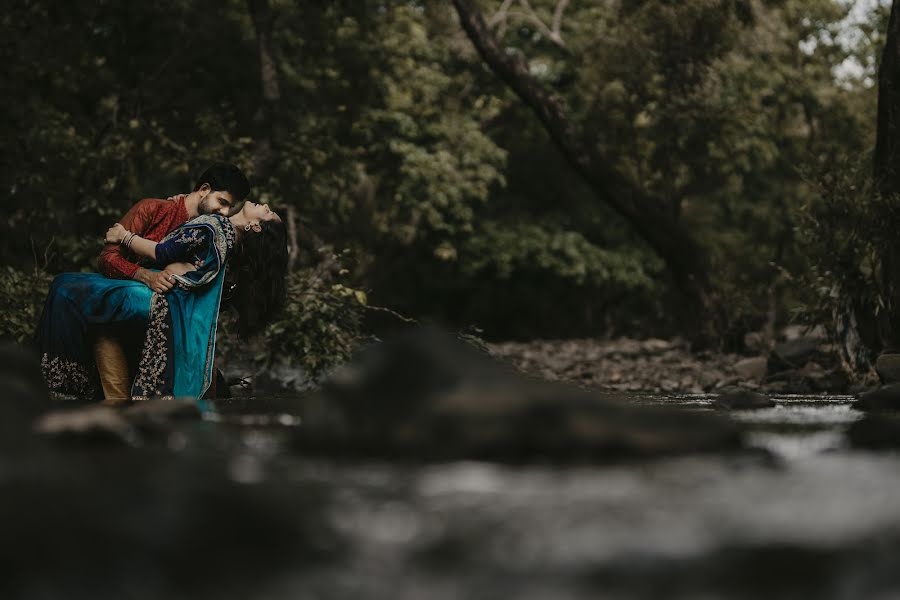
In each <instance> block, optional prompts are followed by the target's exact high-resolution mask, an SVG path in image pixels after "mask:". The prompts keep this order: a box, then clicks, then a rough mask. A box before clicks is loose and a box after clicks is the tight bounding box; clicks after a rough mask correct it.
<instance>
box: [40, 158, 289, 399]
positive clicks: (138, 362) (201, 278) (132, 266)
mask: <svg viewBox="0 0 900 600" xmlns="http://www.w3.org/2000/svg"><path fill="white" fill-rule="evenodd" d="M249 191H250V186H249V184H248V182H247V179H246V177H244V175H243V173H241V171H240V170H239V169H238V168H237V167H236V166H234V165H230V164H225V163H216V164H214V165H212V166H211V167H209V168H208V169H207V170H206V171H205V172H204V173H203V174H202V175H201V176H200V178H199V179H198V181H197V184H196V185H195V186H194V189H193V191H192V192H191V193H189V194H183V195H178V196H173V197H171V198H168V199H167V200H157V199H145V200H141V201H140V202H138V203H137V204H136V205H135V206H133V207H132V208H131V210H129V211H128V213H127V214H126V215H125V216H124V217H123V218H122V219H121V220H120V221H119V222H118V223H116V224H115V225H113V226H112V227H110V229H109V230H108V231H107V232H106V236H105V240H104V241H105V242H106V246H105V247H104V249H103V251H102V252H101V254H100V257H99V259H98V264H99V268H100V271H101V273H63V274H61V275H59V276H57V277H56V278H55V279H54V280H53V284H52V285H51V286H50V291H49V293H48V296H47V302H46V304H45V306H44V311H43V314H42V315H41V320H40V324H39V326H38V330H37V336H36V341H37V346H38V349H39V353H40V358H41V368H42V371H43V374H44V378H45V380H46V381H47V384H48V386H49V387H50V389H51V390H53V391H54V392H59V393H63V394H70V395H75V396H79V397H96V396H97V395H98V394H99V392H100V389H102V393H103V396H104V398H105V400H106V402H108V403H118V402H123V401H125V400H128V399H132V400H140V399H146V398H151V397H175V398H192V399H194V400H196V401H200V399H201V398H202V397H203V395H204V393H205V392H206V391H207V390H208V388H209V387H210V384H211V383H212V382H213V380H214V370H213V358H214V354H215V338H216V323H217V320H218V315H219V308H220V305H221V302H222V296H223V288H224V285H225V271H226V265H227V266H228V268H229V271H230V272H231V277H230V281H231V282H233V284H232V285H230V286H229V287H234V286H238V287H241V288H243V289H242V290H241V291H242V293H241V294H240V296H241V298H243V299H244V302H243V303H242V304H240V305H237V306H236V307H235V308H237V310H238V319H239V322H240V325H241V329H242V330H244V331H252V330H253V329H254V328H260V327H262V326H264V325H265V323H266V322H267V321H268V320H269V319H270V318H271V317H272V316H274V314H275V313H276V312H277V311H278V310H279V309H280V308H281V306H282V305H283V303H284V294H285V284H284V278H285V275H286V271H287V252H288V251H287V236H286V232H285V227H284V224H283V222H282V220H281V218H280V217H279V216H278V214H276V213H275V212H273V211H272V210H270V209H269V207H268V205H265V204H257V203H253V202H249V201H246V202H244V204H243V207H242V208H241V210H240V211H237V212H235V205H236V204H237V203H238V202H240V201H242V200H243V199H244V198H245V197H246V196H247V194H248V193H249ZM232 213H233V214H232ZM229 215H230V216H229Z"/></svg>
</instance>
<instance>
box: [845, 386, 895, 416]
mask: <svg viewBox="0 0 900 600" xmlns="http://www.w3.org/2000/svg"><path fill="white" fill-rule="evenodd" d="M855 406H856V408H858V409H859V410H867V411H892V410H900V383H892V384H890V385H884V386H881V387H878V388H875V389H872V390H868V391H865V392H863V393H861V394H860V395H859V399H858V400H857V401H856V404H855Z"/></svg>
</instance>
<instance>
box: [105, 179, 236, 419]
mask: <svg viewBox="0 0 900 600" xmlns="http://www.w3.org/2000/svg"><path fill="white" fill-rule="evenodd" d="M249 192H250V184H249V183H248V182H247V178H246V177H245V176H244V174H243V173H241V171H240V169H238V168H237V167H236V166H234V165H231V164H227V163H215V164H213V165H212V166H210V167H209V168H208V169H206V171H204V172H203V174H202V175H201V176H200V178H199V179H198V180H197V184H196V185H195V186H194V190H193V191H192V192H191V193H189V194H180V195H177V196H172V197H171V198H168V199H166V200H160V199H154V198H147V199H144V200H141V201H140V202H138V203H137V204H135V205H134V206H132V207H131V209H130V210H129V211H128V212H127V213H125V216H124V217H122V218H121V219H119V221H118V222H119V223H121V224H122V226H123V227H125V229H127V230H129V231H131V232H134V233H136V234H138V235H140V236H141V237H143V238H145V239H148V240H152V241H154V242H158V241H160V240H162V239H163V238H164V237H165V236H166V235H167V234H168V233H169V232H170V231H172V230H173V229H175V228H176V227H178V226H179V225H181V224H182V223H184V222H185V221H187V220H189V219H193V218H194V217H196V216H198V215H208V214H213V213H218V214H221V215H222V216H228V215H229V214H230V212H231V210H232V208H233V207H234V205H235V204H237V203H238V202H240V201H242V200H243V199H244V198H245V197H246V196H247V194H248V193H249ZM135 260H136V257H135V256H134V255H132V254H130V253H129V252H128V251H127V250H126V249H125V248H124V247H123V246H120V245H116V244H107V245H106V246H105V247H104V248H103V251H102V252H101V253H100V257H99V258H98V261H97V262H98V267H99V270H100V272H101V273H103V274H104V275H106V276H107V277H111V278H113V279H135V280H137V281H140V282H142V283H144V284H146V285H147V287H149V288H150V289H151V290H153V291H154V292H156V293H159V294H165V293H167V292H168V291H170V290H171V289H172V287H173V286H174V280H173V279H172V278H171V277H170V273H168V272H167V271H164V270H163V271H153V270H150V269H146V268H144V267H141V266H140V265H138V264H137V263H136V262H135ZM123 338H125V339H123ZM123 341H125V342H126V344H127V342H128V341H129V340H128V336H127V332H125V331H123V330H121V329H119V328H98V330H97V332H96V342H95V345H94V360H95V362H96V363H97V370H98V371H99V373H100V384H101V386H102V387H103V396H104V398H105V400H104V402H105V403H107V404H119V403H122V402H125V401H127V400H128V399H130V398H131V374H130V372H129V367H128V354H127V353H126V348H125V345H123V343H122V342H123Z"/></svg>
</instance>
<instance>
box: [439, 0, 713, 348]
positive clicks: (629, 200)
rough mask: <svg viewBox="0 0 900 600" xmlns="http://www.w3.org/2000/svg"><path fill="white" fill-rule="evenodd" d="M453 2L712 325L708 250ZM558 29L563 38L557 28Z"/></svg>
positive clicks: (467, 7)
mask: <svg viewBox="0 0 900 600" xmlns="http://www.w3.org/2000/svg"><path fill="white" fill-rule="evenodd" d="M453 5H454V6H455V8H456V11H457V14H458V15H459V19H460V23H461V25H462V27H463V28H464V29H465V31H466V34H467V35H468V36H469V39H471V41H472V43H473V44H474V45H475V47H476V48H477V49H478V52H479V54H480V55H481V57H482V59H483V60H484V62H485V63H486V64H487V65H488V66H489V67H490V68H491V70H493V71H494V72H495V73H496V74H497V76H498V77H499V78H500V79H502V80H503V81H504V82H505V83H506V84H507V85H508V86H509V87H510V88H511V89H512V90H513V91H514V92H515V93H516V95H517V96H518V97H519V98H520V99H521V100H522V101H523V102H524V103H525V104H526V105H527V106H528V107H529V108H530V109H531V110H532V111H533V112H534V114H535V115H536V116H537V118H538V119H539V120H540V122H541V124H542V125H543V126H544V128H545V129H546V130H547V132H548V134H549V135H550V137H551V139H552V140H553V142H554V143H555V144H556V146H557V148H558V149H559V151H560V152H561V153H562V154H563V156H565V157H566V159H567V161H568V162H569V164H570V165H571V166H572V168H573V169H574V170H575V171H576V172H577V173H578V174H579V175H580V176H581V177H582V178H583V179H584V180H585V181H586V182H587V183H588V185H589V186H590V187H591V189H592V190H593V191H594V193H595V194H597V196H598V197H600V198H602V199H603V201H605V202H606V203H607V204H609V205H610V206H611V207H613V209H615V210H616V211H617V212H618V213H619V214H621V215H622V216H623V217H624V218H625V219H626V220H627V221H628V222H629V223H630V224H631V226H632V227H633V228H634V230H635V231H636V232H637V233H638V235H640V236H641V237H642V238H643V239H644V240H645V241H646V242H647V243H648V244H649V245H650V246H651V247H652V248H653V249H654V250H655V251H656V252H657V254H658V255H659V256H660V258H662V260H663V261H664V262H665V264H666V266H667V267H668V269H669V271H670V272H671V274H672V276H673V278H674V281H675V284H676V286H677V287H678V288H679V289H680V290H681V291H682V292H683V293H684V294H685V296H686V297H687V299H688V302H689V304H690V305H692V308H693V311H692V313H691V314H692V315H693V316H694V317H696V318H697V323H701V324H704V323H710V322H711V321H710V317H711V316H712V314H713V308H714V307H713V300H712V297H711V290H710V278H709V272H708V269H709V265H708V260H707V257H706V253H705V251H704V250H703V248H702V247H701V246H700V245H699V244H698V243H697V241H696V240H695V239H694V238H693V236H691V235H690V233H689V232H688V231H687V230H686V229H685V228H684V227H683V226H682V225H681V224H680V223H678V222H677V221H676V220H675V219H674V218H672V213H671V211H670V210H669V209H668V207H667V206H666V203H665V202H664V201H663V200H661V199H659V198H655V197H652V196H650V195H648V194H647V193H646V192H645V191H644V190H643V189H642V188H641V187H640V186H638V185H636V184H635V183H634V182H632V181H630V180H629V179H628V178H626V177H624V176H623V175H622V174H620V173H618V172H616V171H615V170H614V169H613V168H611V167H610V165H611V164H613V163H612V161H610V160H609V159H608V158H606V157H604V156H602V155H599V154H598V153H597V152H596V151H595V150H594V149H593V148H592V147H590V146H588V145H587V144H585V143H584V142H583V141H582V140H581V139H580V138H579V136H578V135H577V134H576V124H575V123H574V122H573V121H572V120H571V119H570V117H569V116H568V114H567V113H566V110H565V109H564V107H563V103H562V100H561V99H560V98H559V97H557V96H555V95H553V94H551V93H549V92H548V91H547V90H545V89H544V88H543V87H542V86H541V85H540V84H539V83H538V82H537V81H535V79H534V77H532V75H531V74H530V73H529V70H528V65H527V64H526V62H525V60H524V59H523V58H522V57H521V55H517V54H508V53H506V52H504V51H503V49H502V48H501V47H500V45H499V44H498V43H497V40H496V39H495V37H494V36H493V34H492V33H491V32H490V30H489V29H488V26H487V24H486V23H485V20H484V17H483V16H482V14H481V11H480V10H479V8H478V7H477V5H476V3H475V2H474V1H473V0H453ZM557 14H561V11H557ZM556 30H557V34H556V37H557V38H558V27H557V28H556ZM695 331H697V330H695Z"/></svg>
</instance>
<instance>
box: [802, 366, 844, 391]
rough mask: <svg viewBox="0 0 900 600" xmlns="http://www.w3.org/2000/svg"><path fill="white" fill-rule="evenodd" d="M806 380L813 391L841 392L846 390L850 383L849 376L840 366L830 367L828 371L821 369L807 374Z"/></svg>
mask: <svg viewBox="0 0 900 600" xmlns="http://www.w3.org/2000/svg"><path fill="white" fill-rule="evenodd" d="M807 380H808V382H809V386H810V387H811V388H812V390H813V391H814V392H829V393H832V394H842V393H844V392H846V391H847V387H848V386H849V385H850V378H849V377H848V376H847V374H846V373H845V372H844V370H843V369H840V368H837V369H831V370H830V371H824V370H823V371H820V372H817V373H815V374H810V375H807Z"/></svg>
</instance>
